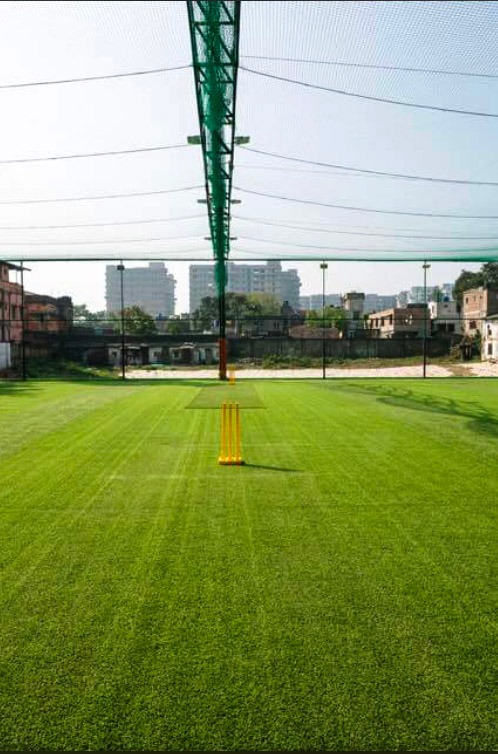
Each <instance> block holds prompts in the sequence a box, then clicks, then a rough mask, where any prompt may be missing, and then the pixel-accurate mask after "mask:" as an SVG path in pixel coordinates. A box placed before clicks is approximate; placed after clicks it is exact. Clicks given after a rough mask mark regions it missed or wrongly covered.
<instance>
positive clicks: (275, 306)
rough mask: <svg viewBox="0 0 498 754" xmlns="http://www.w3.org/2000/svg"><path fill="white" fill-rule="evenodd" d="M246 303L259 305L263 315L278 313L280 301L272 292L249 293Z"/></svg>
mask: <svg viewBox="0 0 498 754" xmlns="http://www.w3.org/2000/svg"><path fill="white" fill-rule="evenodd" d="M247 303H248V305H252V304H255V305H256V306H257V307H260V308H261V314H262V315H263V316H272V315H275V314H280V309H281V304H280V301H279V300H278V298H277V297H276V296H274V295H273V294H272V293H249V295H248V296H247Z"/></svg>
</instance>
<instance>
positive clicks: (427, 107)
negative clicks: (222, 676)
mask: <svg viewBox="0 0 498 754" xmlns="http://www.w3.org/2000/svg"><path fill="white" fill-rule="evenodd" d="M240 70H241V71H246V72H247V73H252V74H254V75H255V76H263V77H264V78H267V79H273V80H275V81H284V82H285V83H287V84H297V85H298V86H304V87H306V88H307V89H317V90H319V91H322V92H330V93H331V94H340V95H342V96H344V97H355V98H357V99H365V100H369V101H371V102H383V103H385V104H388V105H402V106H403V107H415V108H417V109H419V110H435V111H437V112H441V113H452V114H455V115H474V116H478V117H480V118H498V113H486V112H481V111H479V110H458V109H456V108H453V107H442V106H437V105H422V104H420V103H418V102H405V101H403V100H396V99H388V98H387V97H374V96H373V95H370V94H359V93H358V92H349V91H347V90H346V89H335V88H333V87H330V86H320V85H319V84H310V83H308V82H307V81H300V80H299V79H291V78H289V77H288V76H277V75H275V74H273V73H266V72H264V71H255V70H254V69H253V68H247V67H246V66H244V65H241V66H240Z"/></svg>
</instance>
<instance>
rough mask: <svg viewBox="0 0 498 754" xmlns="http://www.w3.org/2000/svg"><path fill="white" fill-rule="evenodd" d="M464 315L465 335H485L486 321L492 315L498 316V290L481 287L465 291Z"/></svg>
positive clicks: (463, 301)
mask: <svg viewBox="0 0 498 754" xmlns="http://www.w3.org/2000/svg"><path fill="white" fill-rule="evenodd" d="M462 314H463V329H464V333H465V335H470V336H472V335H476V334H477V333H480V334H481V335H483V332H484V327H485V322H484V320H485V319H486V318H487V317H489V316H490V315H491V314H498V290H496V289H494V288H484V287H480V288H471V289H470V290H468V291H464V292H463V300H462Z"/></svg>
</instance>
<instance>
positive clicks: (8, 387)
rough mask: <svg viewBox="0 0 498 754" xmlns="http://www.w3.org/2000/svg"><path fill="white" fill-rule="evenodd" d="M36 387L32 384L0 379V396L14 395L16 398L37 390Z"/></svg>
mask: <svg viewBox="0 0 498 754" xmlns="http://www.w3.org/2000/svg"><path fill="white" fill-rule="evenodd" d="M37 389H38V388H37V386H36V385H33V383H32V382H18V381H17V380H5V381H4V380H2V379H1V378H0V396H7V395H15V396H16V397H19V396H22V395H26V396H28V395H29V393H32V392H34V391H35V390H37Z"/></svg>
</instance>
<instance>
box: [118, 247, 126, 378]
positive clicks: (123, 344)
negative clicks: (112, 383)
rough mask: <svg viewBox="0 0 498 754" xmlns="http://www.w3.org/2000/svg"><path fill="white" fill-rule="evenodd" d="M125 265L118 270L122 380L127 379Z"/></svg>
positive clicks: (119, 265) (121, 264)
mask: <svg viewBox="0 0 498 754" xmlns="http://www.w3.org/2000/svg"><path fill="white" fill-rule="evenodd" d="M124 269H125V267H124V264H123V260H121V262H120V264H118V270H119V275H120V277H119V282H120V289H121V379H122V380H125V379H126V340H125V313H124V281H123V275H124Z"/></svg>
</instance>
